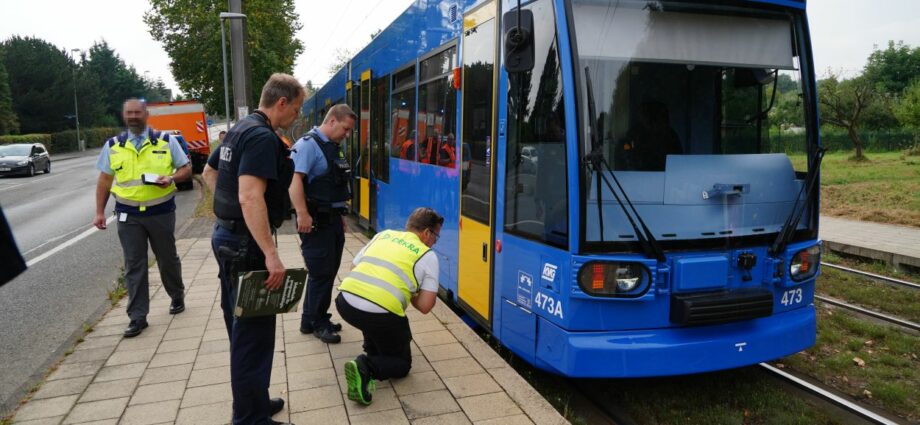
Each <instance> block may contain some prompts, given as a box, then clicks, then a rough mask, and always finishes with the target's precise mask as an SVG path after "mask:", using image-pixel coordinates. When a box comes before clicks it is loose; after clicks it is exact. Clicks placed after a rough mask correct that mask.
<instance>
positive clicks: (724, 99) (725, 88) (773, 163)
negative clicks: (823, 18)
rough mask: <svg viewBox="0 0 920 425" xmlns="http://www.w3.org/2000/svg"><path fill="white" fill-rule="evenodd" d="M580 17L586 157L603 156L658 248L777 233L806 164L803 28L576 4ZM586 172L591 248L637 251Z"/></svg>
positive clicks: (722, 13)
mask: <svg viewBox="0 0 920 425" xmlns="http://www.w3.org/2000/svg"><path fill="white" fill-rule="evenodd" d="M572 13H573V21H574V25H573V27H574V28H575V36H576V48H577V54H578V61H577V64H578V69H577V71H578V76H577V78H578V80H579V81H580V82H581V83H580V86H581V93H580V96H579V102H580V109H581V111H584V113H581V114H580V118H581V119H582V125H581V126H580V129H581V131H582V132H583V134H581V135H580V136H581V137H580V140H581V143H582V145H581V149H582V152H583V155H582V158H585V157H586V156H588V154H589V153H592V152H599V153H601V154H602V155H603V158H604V159H605V160H606V162H607V163H608V164H609V166H610V169H611V170H612V174H613V176H610V174H611V172H610V171H606V170H605V171H603V172H604V173H606V174H607V176H608V177H616V180H618V181H619V182H620V183H621V184H622V186H623V188H624V190H625V192H626V194H627V195H628V197H629V199H630V200H631V201H632V203H633V204H635V206H636V207H637V210H638V211H639V213H640V215H641V217H642V219H643V220H644V221H645V222H646V223H647V224H648V227H649V228H650V229H651V232H652V233H653V234H654V236H655V237H656V238H657V239H659V240H662V241H667V240H685V241H686V240H693V239H706V238H730V237H735V236H749V235H756V234H769V233H774V234H775V232H777V231H779V229H780V228H781V227H782V224H783V222H784V221H785V219H786V216H787V215H788V213H789V211H791V208H792V204H793V202H794V201H795V199H796V195H797V194H798V188H800V187H801V185H802V182H803V178H804V173H805V171H807V166H806V164H807V162H808V161H807V159H806V152H807V146H808V143H807V139H806V134H807V132H806V131H805V126H806V125H807V123H808V122H809V121H808V120H807V119H806V112H805V110H806V108H805V104H806V103H809V102H806V100H807V99H805V98H804V97H803V90H802V83H801V81H802V78H801V77H802V72H801V67H800V63H801V61H802V60H803V58H801V57H800V53H799V51H798V46H799V45H800V42H799V37H801V35H800V34H798V33H797V30H796V28H797V25H796V23H795V22H796V21H795V20H796V18H795V17H794V16H792V15H790V14H787V13H782V12H776V11H772V10H770V11H767V10H761V9H752V8H740V7H727V6H714V5H703V4H697V3H689V2H668V1H629V0H622V1H599V0H575V1H573V3H572ZM588 80H590V90H591V96H588V93H587V90H589V88H588V84H587V81H588ZM592 98H593V102H592V103H594V105H590V106H591V108H589V100H590V99H592ZM589 109H593V110H594V111H595V112H594V115H593V118H592V116H591V114H590V113H589ZM592 120H594V122H591V121H592ZM592 132H595V133H596V134H592ZM582 165H583V167H582V170H583V171H584V180H583V183H584V184H583V185H582V187H583V190H584V191H585V194H584V196H582V198H581V199H583V200H584V202H585V203H586V204H585V208H584V211H585V214H586V217H585V223H586V224H585V226H586V228H585V238H586V241H587V242H610V241H623V242H628V241H631V240H632V241H635V240H636V239H635V234H634V233H635V232H634V231H633V229H632V227H630V225H629V223H628V221H627V220H626V217H625V216H624V213H623V212H622V209H621V208H620V206H619V205H617V202H618V201H617V200H616V198H615V193H614V192H612V191H611V189H610V188H608V187H607V186H606V184H601V185H598V184H597V183H598V179H597V177H598V176H597V174H596V172H595V168H593V167H592V166H591V164H590V163H589V162H588V161H587V160H584V163H583V164H582ZM601 180H603V179H601ZM608 180H609V178H608ZM599 187H600V193H598V188H599ZM598 195H600V196H598ZM707 195H708V196H707ZM598 202H600V203H601V205H602V208H598ZM678 218H679V219H678ZM803 223H807V220H803ZM803 225H806V224H803Z"/></svg>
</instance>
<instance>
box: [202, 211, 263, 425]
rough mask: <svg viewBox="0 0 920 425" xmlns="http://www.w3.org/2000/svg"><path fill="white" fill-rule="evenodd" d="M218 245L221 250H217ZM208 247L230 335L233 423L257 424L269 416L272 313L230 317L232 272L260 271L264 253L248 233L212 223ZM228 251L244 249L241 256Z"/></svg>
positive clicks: (234, 284) (232, 287) (235, 424)
mask: <svg viewBox="0 0 920 425" xmlns="http://www.w3.org/2000/svg"><path fill="white" fill-rule="evenodd" d="M221 247H224V248H225V249H223V250H221ZM211 248H212V249H213V250H214V256H215V257H216V258H217V265H218V267H219V268H220V272H219V276H220V307H221V309H222V310H223V312H224V323H225V325H226V326H227V335H228V336H229V338H230V388H231V390H232V392H233V424H234V425H251V424H252V425H257V424H263V423H268V421H269V420H270V419H271V406H270V405H269V395H268V386H269V384H270V381H271V374H272V356H273V355H274V351H275V316H262V317H251V318H245V319H241V318H236V317H233V305H234V300H236V290H237V287H236V286H237V284H236V279H235V277H236V274H237V273H238V272H239V271H246V270H264V269H265V256H264V255H263V254H262V251H261V250H260V249H259V246H258V245H256V243H255V241H254V240H252V238H251V237H250V236H248V235H246V236H240V235H237V234H234V233H232V232H230V231H229V230H227V229H225V228H223V227H221V226H218V225H215V226H214V234H213V235H212V237H211ZM228 249H229V250H230V251H232V252H237V253H238V252H241V251H245V255H244V256H243V257H234V256H231V255H230V251H228Z"/></svg>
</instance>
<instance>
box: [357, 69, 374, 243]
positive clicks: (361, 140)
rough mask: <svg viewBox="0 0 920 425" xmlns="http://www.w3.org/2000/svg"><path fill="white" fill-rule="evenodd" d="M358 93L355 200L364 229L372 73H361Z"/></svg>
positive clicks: (366, 222) (366, 221)
mask: <svg viewBox="0 0 920 425" xmlns="http://www.w3.org/2000/svg"><path fill="white" fill-rule="evenodd" d="M359 90H360V92H359V93H358V110H357V111H358V123H357V125H356V127H357V128H356V129H355V130H357V133H358V136H357V138H358V161H357V167H356V168H357V169H356V170H355V174H356V175H357V177H358V180H357V183H358V193H357V196H355V200H356V201H357V202H358V206H357V207H356V208H355V211H357V213H358V223H359V224H360V225H361V227H363V228H365V229H366V228H367V227H368V226H369V225H370V193H371V190H370V170H371V149H370V143H369V140H368V139H369V137H370V128H371V71H370V70H367V71H364V72H362V73H361V86H360V89H359Z"/></svg>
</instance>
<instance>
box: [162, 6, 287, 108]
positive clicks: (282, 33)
mask: <svg viewBox="0 0 920 425" xmlns="http://www.w3.org/2000/svg"><path fill="white" fill-rule="evenodd" d="M150 6H151V9H150V11H148V12H147V13H146V14H144V22H145V23H146V24H147V26H148V27H149V29H150V34H151V35H152V36H153V38H154V39H155V40H157V41H159V42H160V43H162V44H163V47H164V49H165V50H166V53H167V54H169V57H170V59H171V62H170V63H169V66H170V69H171V71H172V73H173V76H174V77H175V78H176V82H177V83H178V84H179V89H180V90H182V92H183V93H185V94H186V95H187V96H190V97H193V98H198V99H199V100H201V101H202V102H203V103H204V104H205V107H206V109H207V110H208V112H211V113H216V112H223V110H224V90H223V88H224V77H223V62H222V54H221V39H220V25H221V24H220V21H219V20H218V15H219V14H220V12H226V11H228V10H227V2H226V0H151V1H150ZM243 13H245V14H246V29H247V48H248V51H249V56H250V57H249V63H250V69H251V78H252V81H251V82H252V84H250V87H252V92H251V93H250V102H249V103H250V104H256V101H257V100H258V98H259V95H260V94H261V91H262V83H263V82H265V81H267V80H268V77H270V76H271V74H272V73H275V72H286V73H288V74H290V73H291V72H292V71H293V68H294V60H295V59H296V58H297V56H298V55H299V54H300V53H301V52H302V51H303V44H302V43H301V42H300V40H297V39H296V38H294V34H296V33H297V31H298V30H300V28H301V27H302V25H301V23H300V19H299V17H298V15H297V13H296V12H295V11H294V0H247V1H246V2H244V3H243ZM228 47H229V37H228ZM229 59H230V58H228V61H229ZM228 66H229V65H228ZM230 102H231V103H232V102H233V100H232V99H231V100H230Z"/></svg>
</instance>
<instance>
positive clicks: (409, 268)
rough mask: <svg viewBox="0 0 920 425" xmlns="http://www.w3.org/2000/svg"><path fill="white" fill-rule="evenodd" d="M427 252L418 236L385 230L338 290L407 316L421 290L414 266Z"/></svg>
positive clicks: (376, 238)
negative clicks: (413, 297)
mask: <svg viewBox="0 0 920 425" xmlns="http://www.w3.org/2000/svg"><path fill="white" fill-rule="evenodd" d="M428 250H429V248H428V247H427V246H425V244H424V243H422V241H421V240H420V239H419V238H418V236H417V235H416V234H415V233H412V232H398V231H395V230H384V231H383V232H380V234H378V235H377V236H376V237H374V240H373V241H371V243H370V245H368V247H367V249H365V250H364V255H363V256H362V257H361V259H360V261H359V262H358V264H357V265H356V266H355V268H354V269H352V271H351V273H349V274H348V277H346V278H345V280H343V281H342V285H341V286H340V287H339V290H340V291H345V292H348V293H351V294H355V295H357V296H359V297H361V298H364V299H366V300H368V301H370V302H372V303H374V304H377V305H379V306H381V307H383V308H384V309H386V310H387V311H389V312H391V313H393V314H395V315H398V316H405V315H406V307H408V305H409V300H410V298H411V297H412V294H414V293H416V292H418V289H419V283H418V282H417V281H416V280H415V263H416V262H418V260H419V258H422V256H423V255H425V253H426V252H428Z"/></svg>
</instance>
